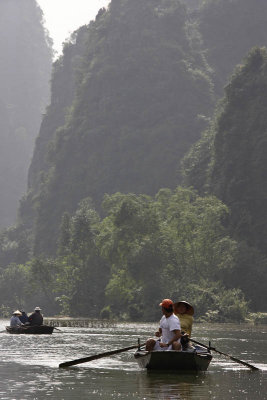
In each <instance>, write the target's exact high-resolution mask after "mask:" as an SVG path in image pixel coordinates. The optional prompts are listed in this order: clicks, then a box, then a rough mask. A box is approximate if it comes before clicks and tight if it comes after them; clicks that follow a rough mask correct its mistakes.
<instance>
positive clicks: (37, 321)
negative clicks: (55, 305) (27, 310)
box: [29, 307, 44, 325]
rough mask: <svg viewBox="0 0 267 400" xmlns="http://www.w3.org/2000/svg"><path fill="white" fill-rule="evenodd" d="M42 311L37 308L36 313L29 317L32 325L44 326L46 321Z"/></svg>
mask: <svg viewBox="0 0 267 400" xmlns="http://www.w3.org/2000/svg"><path fill="white" fill-rule="evenodd" d="M40 311H41V308H40V307H35V309H34V312H33V313H32V314H30V315H29V323H30V325H43V320H44V319H43V316H42V314H41V312H40Z"/></svg>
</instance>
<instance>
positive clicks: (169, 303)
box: [159, 299, 173, 309]
mask: <svg viewBox="0 0 267 400" xmlns="http://www.w3.org/2000/svg"><path fill="white" fill-rule="evenodd" d="M159 305H160V306H161V307H164V308H167V309H168V308H170V307H171V306H172V305H173V301H172V300H170V299H164V300H162V302H161V303H160V304H159Z"/></svg>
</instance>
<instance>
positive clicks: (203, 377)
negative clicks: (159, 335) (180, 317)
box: [0, 320, 267, 400]
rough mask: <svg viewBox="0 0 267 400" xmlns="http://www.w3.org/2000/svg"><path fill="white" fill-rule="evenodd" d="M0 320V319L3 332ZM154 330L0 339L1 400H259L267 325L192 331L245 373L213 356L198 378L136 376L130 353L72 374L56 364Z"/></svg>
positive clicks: (264, 384)
mask: <svg viewBox="0 0 267 400" xmlns="http://www.w3.org/2000/svg"><path fill="white" fill-rule="evenodd" d="M7 323H8V321H4V320H2V321H1V324H0V328H1V330H4V327H5V325H7ZM156 328H157V324H118V325H117V327H116V328H110V329H108V328H105V329H103V328H101V329H100V328H99V329H89V328H60V329H61V330H62V331H63V333H59V332H56V331H55V332H54V333H53V335H47V336H46V335H43V336H35V335H9V334H6V333H1V334H0V355H1V361H0V365H1V380H0V398H1V400H2V399H38V400H39V399H43V398H45V397H46V398H47V397H48V398H49V397H50V398H52V399H55V400H58V399H64V400H65V399H74V398H76V399H90V400H91V399H107V400H108V399H112V398H115V399H117V398H120V399H146V400H151V399H164V400H165V399H183V400H202V399H203V400H204V399H205V400H206V399H224V400H225V399H226V400H228V399H229V400H230V399H242V400H244V399H256V400H264V399H267V395H266V392H267V362H266V360H267V357H266V356H267V326H260V327H252V326H248V325H230V324H222V325H214V324H212V325H202V324H201V325H198V324H195V326H194V332H193V337H194V338H195V339H196V340H198V341H200V342H202V343H204V344H208V341H209V340H211V341H212V343H211V344H212V346H214V347H216V348H217V349H218V350H220V351H223V352H225V353H227V354H230V355H232V356H235V357H237V358H239V359H241V360H244V361H247V362H249V363H251V364H253V365H255V366H257V367H258V368H260V369H261V371H259V372H251V371H250V370H249V369H247V368H245V367H243V366H242V365H240V364H237V363H233V362H232V361H231V360H229V359H226V358H224V357H221V356H219V355H217V354H216V353H214V354H213V355H214V358H213V360H212V362H211V365H210V367H209V369H208V371H207V372H206V373H199V374H186V375H178V374H177V373H173V372H147V371H146V370H141V369H140V368H139V367H138V365H137V363H136V362H135V360H134V358H133V351H130V352H127V353H121V354H119V355H115V356H112V357H109V358H102V359H99V360H96V361H93V362H90V363H85V364H80V365H77V366H75V367H72V368H67V369H59V368H58V365H59V363H61V362H64V361H68V360H73V359H77V358H81V357H86V356H88V355H93V354H98V353H102V352H105V351H109V350H111V349H119V348H122V347H127V346H130V345H133V344H135V343H136V342H137V339H138V338H140V339H141V341H144V340H145V339H146V338H147V337H149V336H151V335H152V334H153V332H154V330H155V329H156Z"/></svg>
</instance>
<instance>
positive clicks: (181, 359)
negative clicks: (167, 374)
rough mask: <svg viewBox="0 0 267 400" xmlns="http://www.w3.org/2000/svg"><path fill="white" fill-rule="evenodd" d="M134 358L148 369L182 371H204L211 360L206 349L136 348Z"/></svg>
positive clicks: (142, 366)
mask: <svg viewBox="0 0 267 400" xmlns="http://www.w3.org/2000/svg"><path fill="white" fill-rule="evenodd" d="M134 357H135V360H136V361H137V363H138V364H139V366H140V367H141V368H147V369H148V370H174V371H184V372H196V371H206V370H207V369H208V366H209V364H210V362H211V360H212V355H211V353H210V352H209V351H208V350H206V351H203V350H201V351H197V350H196V349H195V350H194V351H174V350H170V351H151V352H149V351H144V350H137V351H136V353H135V354H134Z"/></svg>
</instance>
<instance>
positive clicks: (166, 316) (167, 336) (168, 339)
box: [146, 299, 181, 351]
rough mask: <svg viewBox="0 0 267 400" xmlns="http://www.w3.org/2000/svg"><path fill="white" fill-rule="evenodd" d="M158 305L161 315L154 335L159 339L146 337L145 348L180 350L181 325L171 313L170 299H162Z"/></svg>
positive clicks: (150, 349)
mask: <svg viewBox="0 0 267 400" xmlns="http://www.w3.org/2000/svg"><path fill="white" fill-rule="evenodd" d="M159 305H160V306H161V310H162V314H163V316H162V318H161V320H160V324H159V330H158V331H157V332H156V333H155V336H157V337H158V338H160V339H159V340H155V339H148V340H147V342H146V350H147V351H154V350H181V343H180V338H181V326H180V321H179V319H178V317H177V316H176V315H174V314H173V302H172V300H170V299H164V300H162V302H161V303H160V304H159Z"/></svg>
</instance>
